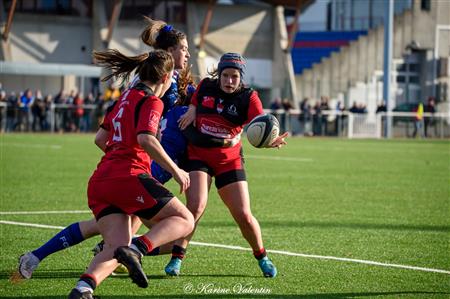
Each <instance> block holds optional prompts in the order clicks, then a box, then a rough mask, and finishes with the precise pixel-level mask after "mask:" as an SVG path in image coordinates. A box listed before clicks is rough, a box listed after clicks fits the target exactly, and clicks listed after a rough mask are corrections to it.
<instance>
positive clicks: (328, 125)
mask: <svg viewBox="0 0 450 299" xmlns="http://www.w3.org/2000/svg"><path fill="white" fill-rule="evenodd" d="M107 106H108V104H107V103H104V104H103V105H92V104H91V105H81V106H76V105H70V104H51V105H50V108H49V109H48V110H47V111H46V115H45V126H44V128H43V127H42V125H41V126H39V130H38V131H48V132H62V131H70V132H73V131H81V132H93V131H96V130H97V129H98V126H99V122H100V121H101V119H102V116H103V115H104V112H105V109H106V107H107ZM7 108H8V107H7V105H6V103H0V118H1V119H0V130H1V132H15V131H33V129H34V123H35V120H34V119H33V116H32V115H31V112H28V114H26V115H25V116H24V117H26V118H27V119H26V123H27V124H28V127H26V128H23V123H22V121H21V122H20V125H21V127H18V125H17V121H18V120H17V117H18V116H19V111H15V113H16V114H15V116H16V119H11V116H10V115H8V114H7V111H8V109H7ZM77 108H82V109H83V111H84V112H83V115H82V116H78V117H75V116H74V111H75V109H77ZM10 112H11V111H10ZM265 112H267V113H272V114H274V115H275V116H276V117H277V118H278V120H279V121H280V126H281V131H283V132H285V131H288V132H290V133H291V134H292V135H299V136H336V137H348V138H384V137H385V136H386V135H385V132H386V123H387V118H388V117H391V118H392V122H391V123H392V126H393V127H392V132H393V134H392V137H394V138H413V137H421V138H442V139H443V138H450V113H442V112H438V113H424V114H423V118H422V119H417V117H416V113H414V112H388V113H386V112H383V113H377V114H375V113H351V112H348V111H334V110H326V111H321V113H319V114H308V115H305V114H302V113H300V110H297V109H292V110H290V111H285V110H283V109H279V110H275V111H274V110H269V109H266V110H265Z"/></svg>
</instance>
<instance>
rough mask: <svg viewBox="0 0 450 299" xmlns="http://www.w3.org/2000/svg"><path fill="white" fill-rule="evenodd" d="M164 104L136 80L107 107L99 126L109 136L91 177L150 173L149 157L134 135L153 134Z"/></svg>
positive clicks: (155, 131) (101, 177)
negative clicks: (134, 83) (103, 153)
mask: <svg viewBox="0 0 450 299" xmlns="http://www.w3.org/2000/svg"><path fill="white" fill-rule="evenodd" d="M163 107H164V104H163V102H162V101H161V100H160V99H159V98H158V97H156V96H154V95H153V93H152V92H151V90H150V89H149V88H148V87H147V86H145V85H144V84H142V83H139V84H137V85H136V86H135V87H133V88H132V89H129V90H127V91H126V92H125V93H124V94H123V95H122V96H121V97H120V99H119V100H118V101H117V102H116V103H114V105H113V106H111V107H110V108H108V111H107V113H106V115H105V120H104V121H103V123H102V125H101V127H102V128H103V129H105V130H107V131H108V132H109V137H108V141H107V143H106V150H105V155H104V156H103V158H102V159H101V161H100V163H99V164H98V165H97V170H96V171H95V172H94V174H93V176H92V177H93V178H94V179H96V180H102V179H112V178H120V177H128V176H130V175H138V174H141V173H150V169H149V165H150V157H149V155H148V154H147V152H146V151H145V150H144V149H143V148H142V147H141V146H140V145H139V143H138V141H137V135H139V134H142V133H144V134H152V135H155V136H156V134H157V132H158V126H159V120H160V117H161V113H162V111H163Z"/></svg>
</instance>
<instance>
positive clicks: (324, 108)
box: [320, 96, 330, 135]
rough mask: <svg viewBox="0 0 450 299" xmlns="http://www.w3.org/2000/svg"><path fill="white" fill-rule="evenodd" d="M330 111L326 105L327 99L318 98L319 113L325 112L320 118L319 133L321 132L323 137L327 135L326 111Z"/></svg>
mask: <svg viewBox="0 0 450 299" xmlns="http://www.w3.org/2000/svg"><path fill="white" fill-rule="evenodd" d="M328 110H330V107H329V105H328V97H326V96H321V97H320V111H321V112H322V111H325V114H324V113H322V117H321V128H320V129H321V131H322V132H323V134H324V135H327V131H328V116H330V115H328V114H326V113H327V111H328Z"/></svg>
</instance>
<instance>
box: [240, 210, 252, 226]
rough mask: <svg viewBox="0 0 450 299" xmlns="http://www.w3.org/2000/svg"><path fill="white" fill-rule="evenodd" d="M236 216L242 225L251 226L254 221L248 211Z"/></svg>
mask: <svg viewBox="0 0 450 299" xmlns="http://www.w3.org/2000/svg"><path fill="white" fill-rule="evenodd" d="M237 218H238V221H239V224H241V225H243V226H251V225H252V224H253V221H254V218H253V215H252V213H250V212H243V213H240V214H239V215H238V216H237Z"/></svg>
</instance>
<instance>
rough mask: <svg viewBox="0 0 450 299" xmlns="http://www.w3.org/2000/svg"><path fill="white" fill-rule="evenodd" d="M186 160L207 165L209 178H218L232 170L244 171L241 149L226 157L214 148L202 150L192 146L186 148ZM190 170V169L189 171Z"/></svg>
mask: <svg viewBox="0 0 450 299" xmlns="http://www.w3.org/2000/svg"><path fill="white" fill-rule="evenodd" d="M188 159H189V160H191V161H192V160H196V161H202V162H204V163H205V164H207V165H208V167H209V168H210V171H209V172H208V173H209V174H210V175H211V176H218V175H221V174H222V173H225V172H229V171H232V170H238V169H244V159H243V157H242V148H241V150H240V152H239V151H237V152H236V154H235V155H226V154H221V153H220V152H218V150H217V149H216V148H213V149H209V150H208V149H204V148H199V147H194V146H189V148H188ZM190 170H191V169H190Z"/></svg>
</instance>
